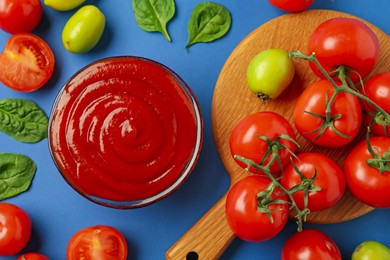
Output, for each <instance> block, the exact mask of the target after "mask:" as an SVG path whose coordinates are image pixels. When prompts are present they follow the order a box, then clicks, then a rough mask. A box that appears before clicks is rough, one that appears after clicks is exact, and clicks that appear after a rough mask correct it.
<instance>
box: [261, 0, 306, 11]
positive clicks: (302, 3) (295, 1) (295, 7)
mask: <svg viewBox="0 0 390 260" xmlns="http://www.w3.org/2000/svg"><path fill="white" fill-rule="evenodd" d="M268 1H269V2H270V3H271V4H272V5H273V6H275V7H276V8H279V9H281V10H283V11H286V12H291V13H296V12H301V11H303V10H306V9H307V8H309V6H310V5H311V4H312V3H313V2H314V0H268Z"/></svg>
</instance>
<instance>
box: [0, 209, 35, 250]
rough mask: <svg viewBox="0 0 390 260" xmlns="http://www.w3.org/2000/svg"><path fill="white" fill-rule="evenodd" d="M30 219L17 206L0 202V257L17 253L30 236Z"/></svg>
mask: <svg viewBox="0 0 390 260" xmlns="http://www.w3.org/2000/svg"><path fill="white" fill-rule="evenodd" d="M31 226H32V224H31V219H30V217H29V216H28V214H27V213H26V212H25V211H24V210H23V209H22V208H20V207H19V206H16V205H14V204H11V203H6V202H0V256H11V255H15V254H17V253H19V252H20V251H21V250H22V249H23V248H24V247H25V246H26V245H27V243H28V241H29V240H30V236H31Z"/></svg>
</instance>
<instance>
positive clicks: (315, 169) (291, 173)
mask: <svg viewBox="0 0 390 260" xmlns="http://www.w3.org/2000/svg"><path fill="white" fill-rule="evenodd" d="M297 157H298V160H297V159H294V161H293V163H294V165H295V166H296V167H297V168H298V170H299V171H300V172H301V173H302V174H303V176H305V177H306V178H307V179H306V180H305V181H303V182H302V179H301V177H300V175H299V174H298V173H297V172H296V171H295V170H294V168H293V167H292V165H291V164H290V165H288V166H287V167H286V168H285V170H284V171H283V175H282V178H281V180H280V183H281V184H282V185H283V186H284V187H285V188H286V189H291V188H292V187H294V186H296V185H298V184H300V183H302V184H303V185H304V186H308V187H309V188H312V187H313V186H315V187H319V188H321V190H319V191H311V192H309V193H308V203H307V208H308V209H310V211H318V210H323V209H327V208H329V207H331V206H333V205H334V204H335V203H336V202H337V201H339V199H340V198H341V197H342V196H343V195H344V191H345V187H346V181H345V177H344V173H343V171H342V169H341V168H340V167H339V166H338V165H337V163H335V162H334V161H333V160H332V159H331V158H329V157H328V156H325V155H323V154H320V153H302V154H298V155H297ZM315 173H316V178H315V180H314V181H312V182H310V180H309V179H310V178H313V177H314V174H315ZM293 198H294V201H295V203H296V204H297V206H298V207H299V208H300V209H301V210H303V209H304V208H305V207H304V191H298V192H295V193H294V194H293Z"/></svg>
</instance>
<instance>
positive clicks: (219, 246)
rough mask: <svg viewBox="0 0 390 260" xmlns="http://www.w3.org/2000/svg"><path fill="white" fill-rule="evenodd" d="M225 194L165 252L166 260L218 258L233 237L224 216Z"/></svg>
mask: <svg viewBox="0 0 390 260" xmlns="http://www.w3.org/2000/svg"><path fill="white" fill-rule="evenodd" d="M226 196H227V194H225V195H224V196H223V197H222V198H221V199H220V200H219V201H218V202H217V203H216V204H215V205H214V206H213V207H211V208H210V210H209V211H208V212H207V213H206V214H205V215H204V216H203V217H202V218H201V219H200V220H199V221H198V222H197V223H196V224H195V225H194V226H193V227H192V228H191V229H189V230H188V231H187V233H185V234H184V235H183V236H182V237H181V238H180V239H179V240H178V241H177V242H176V243H175V244H174V245H173V246H172V247H171V248H170V249H169V250H168V251H167V253H166V259H168V260H197V259H198V260H214V259H218V258H219V257H220V256H221V255H222V253H223V252H224V251H225V250H226V248H227V247H228V246H229V245H230V243H231V242H232V241H233V239H234V237H235V236H234V233H233V232H232V231H231V229H230V227H229V225H228V223H227V221H226V218H225V200H226Z"/></svg>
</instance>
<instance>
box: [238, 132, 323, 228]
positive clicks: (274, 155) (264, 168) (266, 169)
mask: <svg viewBox="0 0 390 260" xmlns="http://www.w3.org/2000/svg"><path fill="white" fill-rule="evenodd" d="M258 137H259V138H261V139H263V140H265V141H266V142H267V144H268V148H267V151H266V153H265V155H264V157H263V159H262V161H261V162H260V164H257V163H256V162H254V161H253V160H250V159H247V158H245V157H242V156H240V155H235V156H234V158H235V159H237V160H239V161H241V162H243V163H245V164H246V165H247V168H246V170H247V171H249V169H250V168H252V167H253V168H255V169H256V170H257V171H261V172H262V173H264V174H265V175H266V176H267V177H268V178H269V179H270V180H271V184H270V186H269V187H268V189H267V190H266V191H264V192H260V194H258V199H259V200H262V201H261V203H260V202H259V207H260V208H259V211H261V212H264V213H266V214H267V216H268V217H269V218H270V221H271V222H272V216H271V215H270V214H268V212H269V211H267V209H263V208H261V206H268V205H270V204H275V203H277V204H280V203H282V202H281V201H280V200H276V201H271V202H270V201H269V200H267V198H268V199H269V198H270V194H269V192H270V190H271V191H273V190H274V189H275V188H279V189H281V190H282V191H283V193H285V194H286V195H287V196H288V197H289V199H290V203H291V206H290V210H291V209H293V210H295V211H296V216H295V217H296V219H297V221H296V223H297V225H298V231H302V222H304V221H306V217H307V215H308V214H309V213H310V210H309V209H308V208H307V207H306V206H307V198H306V199H305V208H304V209H300V208H299V207H298V205H297V204H296V202H295V200H294V197H293V194H294V193H295V192H298V191H303V192H304V193H305V197H306V196H307V197H308V193H309V192H310V191H318V190H320V189H321V188H320V187H317V186H314V185H313V184H312V183H313V181H314V179H315V178H316V174H315V175H314V177H313V178H310V179H306V178H305V177H304V176H302V174H300V176H301V179H302V182H301V183H300V184H298V185H297V186H294V187H292V188H291V189H286V188H285V187H284V186H283V185H282V184H280V182H279V180H278V179H277V178H276V177H275V176H274V175H273V174H272V173H271V171H270V168H271V165H272V164H273V163H274V162H275V161H276V162H278V163H280V157H279V150H281V149H287V147H285V146H284V145H282V144H281V143H280V139H283V138H284V139H287V140H289V141H292V142H294V143H295V144H296V145H297V146H299V145H298V143H296V141H295V140H293V139H292V138H291V137H289V136H286V135H281V136H279V137H277V138H275V140H274V141H271V140H270V139H269V138H267V137H265V136H258ZM287 151H289V153H290V154H291V155H292V157H295V158H296V155H295V154H294V153H293V152H292V151H290V150H288V149H287ZM268 156H271V159H270V160H269V161H268V163H267V164H266V165H261V163H262V162H264V161H265V159H266V158H268ZM291 163H292V162H291ZM294 169H296V167H294ZM298 174H299V173H298ZM286 203H288V202H287V201H286Z"/></svg>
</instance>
